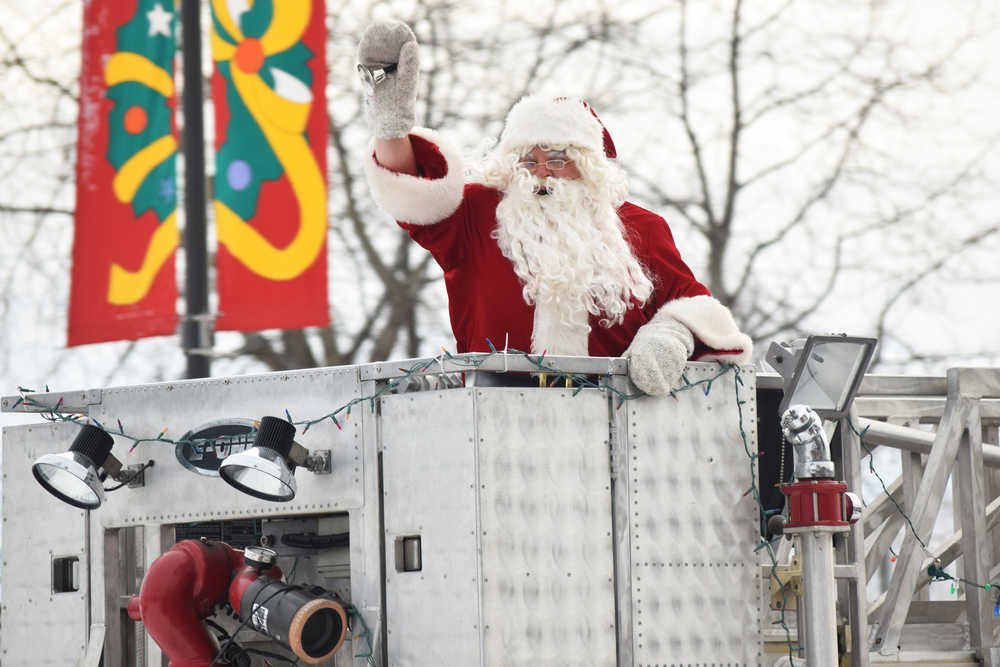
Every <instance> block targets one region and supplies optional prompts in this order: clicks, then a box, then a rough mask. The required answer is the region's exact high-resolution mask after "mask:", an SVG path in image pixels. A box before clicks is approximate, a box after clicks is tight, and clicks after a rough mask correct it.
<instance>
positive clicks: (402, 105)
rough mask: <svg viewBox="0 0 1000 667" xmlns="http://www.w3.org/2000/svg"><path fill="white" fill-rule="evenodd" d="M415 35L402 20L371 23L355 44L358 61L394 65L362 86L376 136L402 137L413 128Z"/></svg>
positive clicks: (416, 61) (416, 66) (417, 61)
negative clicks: (359, 40)
mask: <svg viewBox="0 0 1000 667" xmlns="http://www.w3.org/2000/svg"><path fill="white" fill-rule="evenodd" d="M418 52H419V48H418V46H417V38H416V36H414V34H413V31H412V30H410V27H409V26H408V25H406V24H405V23H400V22H399V21H387V22H380V23H372V24H371V25H369V26H368V28H366V29H365V34H364V35H363V36H362V37H361V43H360V44H358V63H360V64H362V65H373V66H386V65H396V69H395V71H392V72H388V73H387V75H386V77H385V79H383V80H382V81H380V82H378V83H376V84H375V85H374V87H368V86H366V89H365V115H366V116H367V117H368V124H369V126H370V127H371V128H372V131H373V132H374V133H375V136H376V137H378V138H380V139H394V138H397V137H405V136H406V135H407V134H408V133H409V131H410V128H412V127H413V123H414V119H415V118H416V105H417V74H418V72H419V69H420V58H419V53H418Z"/></svg>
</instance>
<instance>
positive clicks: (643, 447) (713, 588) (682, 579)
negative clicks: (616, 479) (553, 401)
mask: <svg viewBox="0 0 1000 667" xmlns="http://www.w3.org/2000/svg"><path fill="white" fill-rule="evenodd" d="M719 370H720V369H719V367H718V366H717V365H714V364H692V365H689V366H688V368H687V371H686V376H687V378H688V380H689V381H690V382H691V383H697V382H699V381H701V380H707V379H709V378H711V377H713V376H715V375H716V374H718V372H719ZM739 379H740V380H742V385H738V384H737V381H736V380H737V376H736V374H735V372H728V373H726V374H725V375H723V376H721V377H719V378H718V379H716V380H714V381H713V382H712V384H711V385H710V387H709V386H708V385H701V386H697V387H694V388H693V389H690V390H687V391H682V392H679V393H677V395H676V400H672V399H670V398H643V399H638V400H634V401H630V402H629V403H628V404H627V408H628V410H629V420H628V422H629V423H628V430H629V438H628V440H629V450H630V453H631V459H632V460H631V462H630V463H631V466H630V473H631V474H630V478H629V483H630V484H629V486H630V497H631V500H632V502H631V510H632V516H631V534H630V538H631V552H632V605H633V608H632V609H633V622H634V635H633V650H634V656H635V657H634V660H635V663H636V664H637V665H653V664H664V663H667V664H706V663H707V664H711V663H716V664H718V663H722V664H729V663H733V664H738V665H750V664H760V662H761V659H762V658H761V655H762V640H761V634H760V616H761V613H762V612H761V608H760V596H759V588H760V581H759V577H760V575H759V571H758V568H757V567H756V559H755V555H754V552H753V549H754V547H755V546H756V545H757V543H758V542H759V532H758V530H759V520H758V516H759V514H758V506H757V504H756V503H755V502H754V499H753V498H752V497H751V496H749V495H744V492H745V491H746V490H747V489H748V488H749V487H750V485H751V478H750V458H749V457H748V456H747V453H746V450H745V449H744V445H743V437H742V436H741V422H740V417H739V412H738V406H737V403H736V401H737V389H738V391H739V394H738V396H739V400H740V401H743V402H744V403H743V405H742V406H739V407H742V427H743V432H745V434H746V438H747V446H748V447H749V450H750V452H751V453H755V452H756V451H757V443H756V428H755V427H754V424H755V419H756V403H755V393H756V392H755V384H754V376H753V373H752V371H750V370H748V369H742V370H741V372H740V375H739ZM706 387H709V388H708V389H707V391H706Z"/></svg>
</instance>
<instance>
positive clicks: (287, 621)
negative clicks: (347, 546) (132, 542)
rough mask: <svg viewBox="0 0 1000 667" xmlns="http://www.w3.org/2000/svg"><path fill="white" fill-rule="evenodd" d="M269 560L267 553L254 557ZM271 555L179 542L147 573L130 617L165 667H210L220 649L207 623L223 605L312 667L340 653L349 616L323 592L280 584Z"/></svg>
mask: <svg viewBox="0 0 1000 667" xmlns="http://www.w3.org/2000/svg"><path fill="white" fill-rule="evenodd" d="M257 552H267V553H257ZM275 556H276V554H275V553H274V552H273V551H270V550H268V549H257V550H256V552H254V551H253V550H251V549H247V552H246V557H244V554H241V553H240V552H238V551H236V550H234V549H233V548H232V547H230V546H229V545H228V544H223V543H218V542H208V541H201V542H196V541H194V540H184V541H183V542H178V543H177V544H176V545H174V547H173V548H171V549H170V550H169V551H167V552H166V553H165V554H163V555H162V556H160V557H159V558H157V559H156V560H155V561H154V562H153V564H152V565H151V566H150V568H149V571H148V572H147V573H146V576H145V578H144V579H143V581H142V588H141V589H140V590H139V594H138V595H134V596H132V599H131V600H129V603H128V615H129V616H130V617H131V618H132V619H133V620H136V621H142V622H143V624H144V625H145V626H146V630H147V632H149V636H150V637H152V638H153V640H154V641H155V642H156V643H157V645H158V646H159V647H160V648H161V649H162V650H163V652H164V653H165V654H166V656H167V658H169V660H170V667H210V666H211V664H212V661H213V660H215V659H216V656H217V655H218V652H219V646H218V644H217V643H216V640H215V638H214V637H212V635H211V634H209V632H208V629H207V628H206V627H205V623H204V622H203V621H204V619H206V618H208V617H209V616H211V615H212V613H213V612H214V611H215V609H216V607H217V606H219V605H221V604H224V603H225V602H226V601H227V599H228V601H229V604H230V606H231V607H232V608H233V610H234V611H235V612H236V613H237V614H239V616H240V618H241V619H243V620H244V622H245V623H246V624H247V625H249V626H250V627H252V628H253V629H254V630H258V631H260V632H263V633H264V634H266V635H268V636H269V637H272V638H273V639H275V640H277V641H279V642H281V643H282V644H284V645H285V646H287V647H288V648H290V649H291V651H292V652H293V653H294V654H295V655H296V656H298V658H299V659H300V660H302V661H303V662H306V663H308V664H316V663H318V662H322V661H323V660H328V659H329V658H331V657H332V656H333V654H334V653H336V652H337V649H339V648H340V645H341V644H342V643H343V641H344V638H345V637H346V635H347V613H346V611H345V610H344V607H343V605H342V604H340V602H339V601H338V600H337V599H336V597H335V596H333V595H331V594H330V593H329V592H328V591H326V590H325V589H323V588H319V587H308V588H304V587H301V586H293V585H289V584H286V583H284V582H282V581H281V570H280V569H279V568H278V567H276V566H274V565H272V564H273V562H274V558H275Z"/></svg>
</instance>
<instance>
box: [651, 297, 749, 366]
mask: <svg viewBox="0 0 1000 667" xmlns="http://www.w3.org/2000/svg"><path fill="white" fill-rule="evenodd" d="M661 314H667V315H671V316H673V317H674V318H676V319H677V320H678V321H680V322H681V323H683V324H684V326H686V327H687V328H688V329H690V330H691V333H692V334H694V337H695V338H697V339H698V340H699V341H701V342H702V344H704V345H705V346H707V347H708V348H710V349H709V350H708V351H707V353H705V354H702V355H699V356H698V358H697V361H725V362H729V363H733V364H746V363H749V362H750V360H751V358H752V357H753V342H752V341H751V340H750V336H747V335H746V334H745V333H743V332H741V331H740V330H739V327H737V326H736V321H735V320H734V319H733V314H732V313H731V312H729V309H728V308H726V307H725V306H723V305H722V304H721V303H719V301H718V300H717V299H715V298H714V297H710V296H706V295H700V296H691V297H684V298H681V299H674V300H673V301H668V302H667V303H665V304H663V307H662V308H660V310H659V311H658V312H657V313H656V316H657V317H659V316H660V315H661Z"/></svg>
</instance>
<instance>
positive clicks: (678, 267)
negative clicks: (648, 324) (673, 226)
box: [618, 202, 710, 319]
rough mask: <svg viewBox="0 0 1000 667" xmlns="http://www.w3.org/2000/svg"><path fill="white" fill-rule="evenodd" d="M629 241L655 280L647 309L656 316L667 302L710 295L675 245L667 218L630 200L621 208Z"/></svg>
mask: <svg viewBox="0 0 1000 667" xmlns="http://www.w3.org/2000/svg"><path fill="white" fill-rule="evenodd" d="M618 216H619V217H620V218H621V220H622V223H623V224H624V225H625V230H626V233H627V237H628V240H629V243H630V244H631V245H632V249H633V251H634V252H635V254H636V257H638V259H639V261H640V262H641V263H642V265H643V266H644V267H645V268H646V269H647V270H648V272H649V277H650V278H651V279H652V280H653V296H652V297H651V298H650V300H649V301H648V302H647V303H646V306H645V308H644V310H645V312H646V316H647V317H648V318H650V319H652V317H653V315H655V314H656V311H658V310H659V309H660V307H661V306H663V304H665V303H666V302H668V301H673V300H674V299H680V298H682V297H688V296H699V295H702V294H704V295H710V292H709V291H708V288H707V287H705V286H704V285H702V284H701V283H700V282H698V280H697V279H696V278H695V277H694V273H692V271H691V269H690V268H688V265H687V264H686V263H685V262H684V260H683V259H682V258H681V253H680V251H678V250H677V246H676V245H675V244H674V236H673V234H671V232H670V227H669V226H668V225H667V221H666V220H664V219H663V218H661V217H660V216H658V215H656V214H655V213H653V212H651V211H647V210H646V209H644V208H642V207H640V206H636V205H635V204H630V203H628V202H626V203H625V204H624V205H623V206H622V207H621V208H620V209H618Z"/></svg>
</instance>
